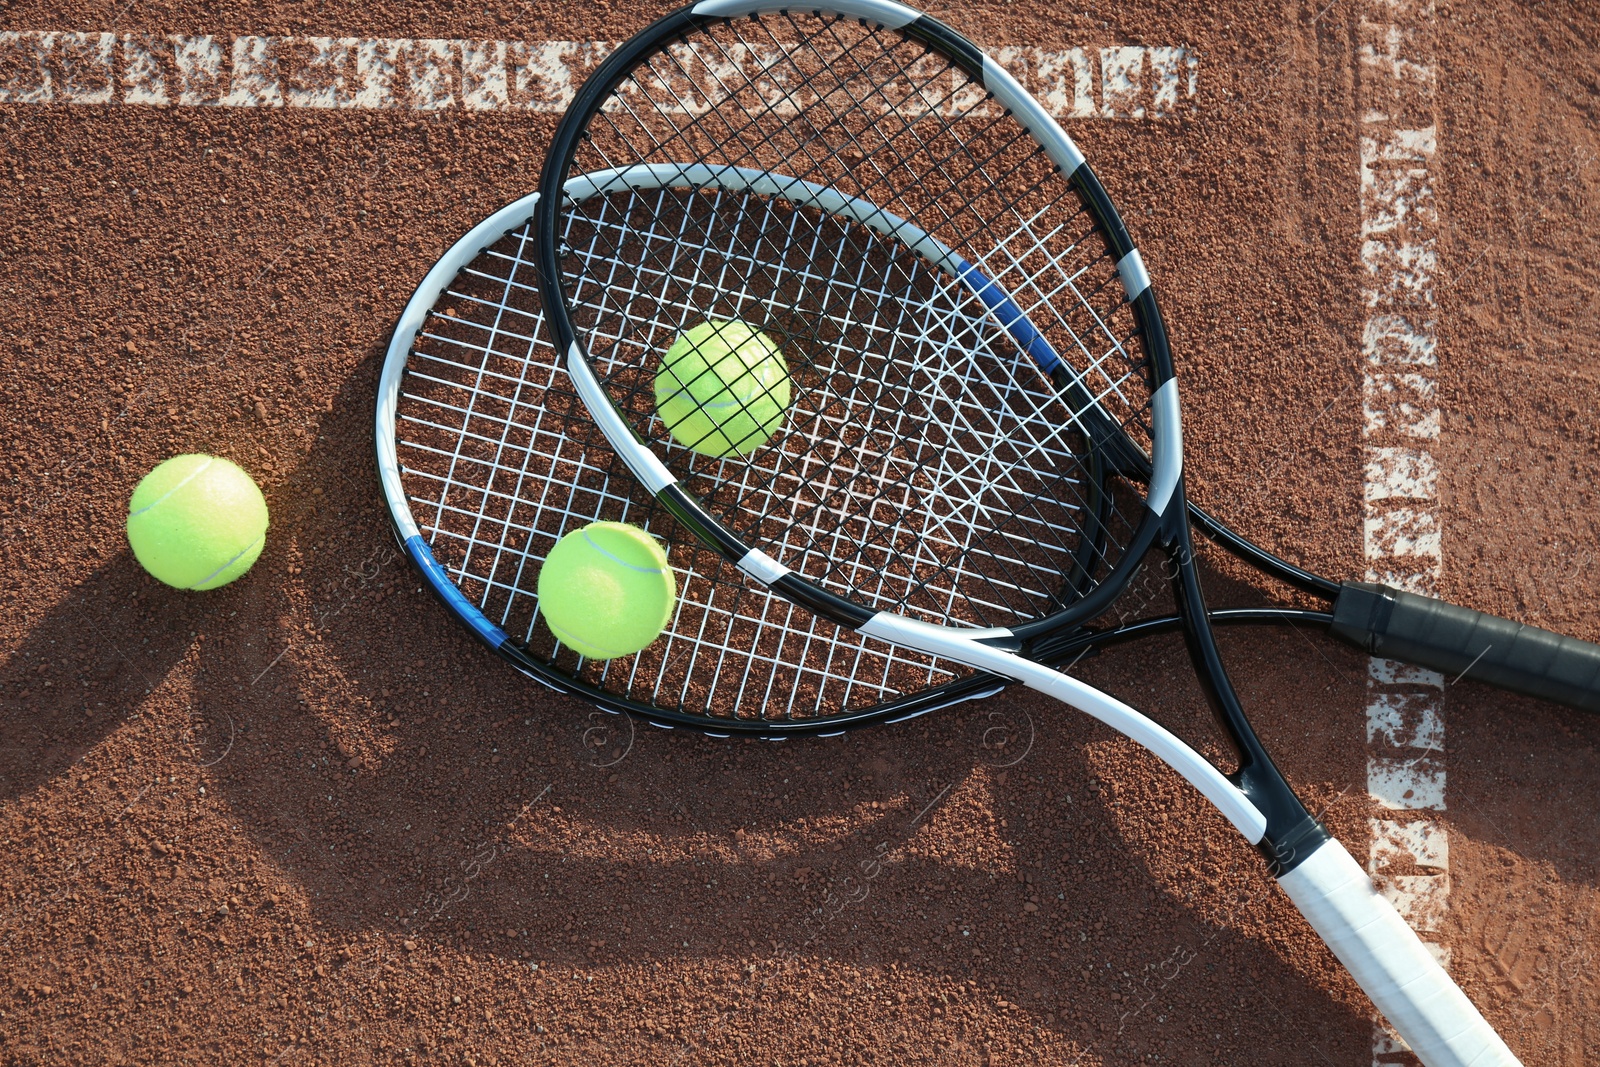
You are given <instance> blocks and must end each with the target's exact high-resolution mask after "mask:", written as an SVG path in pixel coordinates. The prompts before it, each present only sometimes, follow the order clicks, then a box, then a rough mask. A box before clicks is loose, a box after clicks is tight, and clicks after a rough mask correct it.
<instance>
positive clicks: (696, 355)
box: [655, 319, 790, 458]
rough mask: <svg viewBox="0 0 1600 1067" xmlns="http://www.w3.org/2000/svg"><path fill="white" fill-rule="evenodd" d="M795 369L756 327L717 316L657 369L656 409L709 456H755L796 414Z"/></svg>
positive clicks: (690, 333)
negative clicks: (792, 399) (792, 395)
mask: <svg viewBox="0 0 1600 1067" xmlns="http://www.w3.org/2000/svg"><path fill="white" fill-rule="evenodd" d="M789 397H790V384H789V365H788V363H787V362H786V361H785V360H784V358H783V353H782V352H781V351H780V350H779V348H778V345H777V344H776V343H775V342H774V341H773V340H772V338H770V337H768V336H767V335H766V334H764V333H762V332H761V331H760V330H758V329H756V328H755V327H754V326H751V325H750V324H749V323H746V322H740V321H738V320H737V319H710V320H707V321H705V322H702V323H700V324H699V325H697V326H693V327H691V328H690V329H687V330H685V331H684V332H683V333H681V334H679V335H678V337H677V339H676V340H674V341H673V342H672V347H671V348H669V349H667V354H666V355H665V356H663V357H662V360H661V368H660V369H659V370H658V371H656V379H655V399H656V411H657V413H658V414H659V415H660V416H661V421H662V423H663V424H665V425H666V427H667V431H668V432H669V433H671V434H672V439H673V440H674V441H676V442H678V444H680V445H682V446H683V447H685V448H688V449H692V450H694V451H695V452H699V453H701V454H702V455H707V456H716V457H719V458H721V457H724V456H730V455H735V454H737V455H749V454H750V453H752V452H754V451H755V450H756V449H758V448H760V447H761V446H762V445H764V444H766V443H767V442H768V441H769V440H771V439H772V435H773V434H775V433H777V432H778V428H779V427H781V426H782V425H783V418H784V415H785V414H786V413H787V411H788V409H789Z"/></svg>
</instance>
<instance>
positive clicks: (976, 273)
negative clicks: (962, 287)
mask: <svg viewBox="0 0 1600 1067" xmlns="http://www.w3.org/2000/svg"><path fill="white" fill-rule="evenodd" d="M955 261H956V267H957V269H958V270H959V271H960V272H961V280H962V281H964V282H966V283H967V285H968V286H969V287H970V288H971V289H972V291H973V292H974V293H977V294H978V299H979V300H982V301H983V303H984V306H985V307H987V308H988V309H989V310H990V312H992V313H993V314H994V317H995V318H996V319H998V320H1000V325H1001V326H1004V327H1005V330H1006V332H1007V333H1009V334H1010V335H1011V336H1012V338H1013V339H1014V340H1015V341H1016V342H1017V344H1019V345H1021V346H1022V350H1023V351H1024V352H1026V353H1028V355H1030V356H1032V357H1033V361H1034V362H1035V363H1037V364H1039V369H1041V370H1043V371H1044V372H1045V373H1046V374H1049V373H1051V372H1052V371H1054V370H1055V369H1056V368H1057V367H1059V366H1061V357H1060V356H1058V355H1056V350H1055V349H1054V348H1053V347H1051V345H1050V342H1049V341H1046V340H1045V339H1044V334H1042V333H1040V332H1039V331H1038V330H1036V329H1034V327H1033V323H1031V322H1029V321H1028V316H1027V315H1025V314H1023V312H1022V309H1021V308H1019V307H1018V306H1017V305H1016V302H1015V301H1014V300H1012V299H1011V297H1010V296H1008V295H1007V294H1006V291H1005V290H1004V289H1002V288H1000V286H999V284H998V283H996V282H995V281H993V280H992V279H990V277H989V276H988V275H987V274H985V273H983V271H981V270H979V269H978V268H977V267H975V266H973V265H972V264H971V263H968V262H967V261H966V260H964V259H962V258H961V257H960V256H956V257H955Z"/></svg>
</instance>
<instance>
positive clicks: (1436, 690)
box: [1356, 0, 1450, 1067]
mask: <svg viewBox="0 0 1600 1067" xmlns="http://www.w3.org/2000/svg"><path fill="white" fill-rule="evenodd" d="M1357 17H1358V25H1357V34H1356V46H1357V47H1356V60H1357V68H1358V74H1357V78H1358V84H1357V92H1356V103H1357V107H1358V108H1359V109H1360V145H1361V148H1360V153H1361V155H1360V173H1361V235H1360V236H1361V249H1360V252H1361V266H1362V271H1363V278H1362V297H1363V299H1364V300H1365V302H1366V307H1367V321H1366V323H1365V325H1364V326H1363V328H1362V336H1361V341H1362V351H1363V354H1364V355H1365V357H1366V359H1365V363H1366V366H1365V368H1364V376H1363V382H1362V415H1363V437H1364V438H1365V448H1364V452H1365V456H1364V458H1365V469H1364V472H1363V475H1364V477H1363V483H1364V484H1363V502H1364V504H1363V506H1364V510H1365V516H1364V520H1365V521H1364V524H1363V525H1364V530H1363V534H1364V542H1365V550H1366V558H1367V580H1368V581H1376V582H1387V583H1388V584H1390V585H1395V586H1399V587H1401V588H1403V589H1409V590H1411V591H1412V592H1416V593H1426V594H1433V593H1434V592H1435V590H1436V588H1437V586H1438V582H1439V575H1440V569H1441V566H1442V561H1443V551H1442V546H1441V543H1440V533H1441V531H1440V528H1439V508H1438V502H1439V467H1438V463H1437V461H1436V459H1435V457H1434V454H1433V451H1432V449H1433V443H1434V442H1435V441H1437V440H1438V437H1439V430H1440V417H1439V407H1438V401H1437V391H1436V389H1435V381H1434V375H1435V370H1436V367H1437V361H1438V351H1437V349H1438V346H1437V340H1436V334H1435V318H1436V316H1435V299H1434V285H1433V282H1434V275H1435V273H1436V271H1437V267H1438V234H1439V211H1438V205H1437V202H1436V200H1435V198H1434V192H1433V184H1432V179H1431V177H1430V172H1429V168H1430V166H1431V164H1432V162H1433V158H1434V155H1435V153H1436V151H1437V148H1438V143H1437V140H1438V139H1437V123H1436V120H1435V102H1434V95H1435V86H1436V77H1437V76H1436V73H1435V69H1434V65H1433V41H1432V26H1433V17H1434V6H1433V2H1432V0H1362V4H1361V8H1360V11H1359V14H1358V16H1357ZM1444 682H1445V680H1444V677H1443V676H1442V675H1440V674H1439V673H1437V672H1435V671H1430V670H1424V669H1422V668H1417V667H1409V666H1406V665H1404V664H1400V663H1394V662H1392V661H1389V660H1382V659H1372V660H1369V661H1368V672H1367V792H1368V793H1369V794H1371V796H1372V797H1373V798H1374V799H1375V800H1376V801H1377V802H1378V805H1379V806H1380V807H1382V808H1385V809H1388V811H1389V814H1388V815H1387V816H1385V817H1383V818H1374V819H1372V820H1371V834H1372V837H1371V846H1370V850H1369V853H1368V856H1369V859H1368V869H1369V870H1370V871H1371V872H1372V874H1373V875H1375V876H1377V877H1379V878H1381V879H1382V880H1383V884H1384V892H1385V893H1386V894H1387V895H1388V897H1389V899H1390V900H1392V901H1393V902H1394V905H1395V907H1396V908H1397V909H1398V910H1399V912H1400V914H1401V915H1403V916H1405V919H1406V921H1407V922H1409V923H1410V924H1411V926H1412V928H1413V929H1415V930H1416V931H1417V932H1418V933H1419V934H1422V935H1423V936H1424V937H1425V938H1426V936H1427V935H1429V934H1433V933H1436V932H1437V931H1438V930H1439V929H1440V926H1441V919H1442V918H1443V916H1444V914H1445V911H1446V908H1447V907H1448V903H1449V895H1450V842H1449V837H1448V835H1447V834H1446V832H1445V828H1444V825H1443V823H1442V822H1441V821H1440V820H1439V819H1437V818H1436V817H1435V816H1434V814H1433V813H1437V812H1442V811H1444V810H1445V800H1446V793H1445V766H1444V730H1445V719H1444V708H1443V698H1444ZM1392 864H1393V865H1397V866H1399V867H1400V868H1402V869H1410V870H1411V871H1413V872H1420V873H1407V874H1403V875H1388V874H1387V868H1389V867H1390V866H1391V865H1392ZM1425 943H1427V944H1428V945H1429V947H1430V948H1431V949H1433V950H1434V952H1435V954H1436V955H1437V956H1438V957H1439V959H1440V962H1441V963H1443V964H1444V965H1445V966H1449V962H1450V961H1449V955H1448V952H1447V951H1446V950H1445V949H1444V948H1443V947H1442V946H1439V945H1437V944H1436V943H1433V942H1425ZM1408 1055H1409V1050H1408V1049H1406V1046H1405V1044H1404V1043H1403V1042H1402V1041H1401V1040H1400V1038H1399V1037H1397V1036H1396V1035H1395V1034H1394V1032H1393V1031H1392V1030H1390V1029H1389V1027H1388V1025H1387V1024H1386V1023H1384V1022H1383V1021H1382V1020H1378V1021H1377V1023H1376V1025H1375V1027H1374V1031H1373V1040H1372V1063H1373V1064H1374V1067H1378V1065H1380V1064H1382V1065H1384V1067H1390V1065H1393V1064H1395V1063H1397V1062H1407V1060H1406V1059H1405V1057H1407V1056H1408ZM1412 1062H1414V1061H1412Z"/></svg>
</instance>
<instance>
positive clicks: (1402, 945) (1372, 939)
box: [1278, 838, 1520, 1067]
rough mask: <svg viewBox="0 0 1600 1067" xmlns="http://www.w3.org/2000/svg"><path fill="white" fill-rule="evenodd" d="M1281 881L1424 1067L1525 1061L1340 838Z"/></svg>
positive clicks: (1490, 1066) (1497, 1066) (1489, 1066)
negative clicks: (1376, 886) (1352, 855)
mask: <svg viewBox="0 0 1600 1067" xmlns="http://www.w3.org/2000/svg"><path fill="white" fill-rule="evenodd" d="M1278 884H1279V885H1281V886H1283V889H1284V892H1286V893H1288V894H1289V899H1290V900H1293V901H1294V903H1295V907H1297V908H1299V909H1300V913H1301V914H1302V915H1304V916H1305V917H1306V919H1307V920H1309V921H1310V923H1311V925H1312V927H1313V928H1315V929H1316V931H1317V933H1318V934H1321V935H1322V940H1323V941H1325V942H1327V944H1328V947H1329V948H1331V949H1332V950H1333V954H1334V955H1335V956H1337V957H1339V962H1341V963H1343V964H1344V965H1345V968H1346V969H1347V970H1349V972H1350V974H1351V975H1352V976H1353V977H1354V978H1355V980H1356V982H1357V984H1359V985H1360V986H1361V988H1362V989H1363V990H1365V991H1366V994H1367V996H1369V997H1371V998H1372V1003H1374V1004H1375V1005H1377V1007H1378V1010H1379V1011H1381V1012H1383V1015H1384V1018H1386V1019H1388V1020H1389V1025H1391V1026H1393V1027H1394V1030H1395V1033H1397V1034H1399V1035H1400V1036H1401V1037H1402V1038H1404V1039H1405V1042H1406V1044H1407V1045H1410V1046H1411V1051H1412V1052H1415V1053H1416V1054H1417V1058H1418V1059H1420V1060H1422V1062H1423V1063H1425V1064H1427V1067H1511V1065H1516V1064H1519V1063H1520V1061H1519V1060H1518V1059H1517V1057H1516V1056H1514V1055H1513V1054H1512V1052H1511V1050H1510V1049H1509V1048H1507V1047H1506V1043H1505V1042H1504V1041H1502V1040H1501V1039H1500V1035H1499V1034H1497V1033H1495V1031H1494V1027H1492V1026H1490V1025H1489V1024H1488V1022H1487V1021H1485V1019H1484V1017H1483V1016H1482V1015H1481V1014H1479V1013H1478V1009H1477V1008H1475V1007H1473V1005H1472V1001H1470V1000H1468V999H1467V995H1466V994H1465V993H1463V992H1461V990H1460V988H1459V987H1457V985H1456V984H1455V982H1453V981H1451V980H1450V976H1449V975H1448V974H1446V973H1445V972H1444V968H1443V967H1440V966H1439V963H1438V961H1437V960H1435V959H1434V958H1433V954H1432V953H1430V952H1429V951H1428V950H1427V948H1426V947H1425V946H1424V945H1423V944H1422V941H1421V939H1420V938H1418V937H1417V935H1416V933H1415V932H1414V931H1413V930H1412V929H1411V927H1409V926H1407V925H1406V921H1405V920H1404V919H1402V918H1401V917H1400V913H1399V912H1397V911H1395V910H1394V905H1392V904H1390V903H1389V900H1388V898H1387V897H1385V896H1384V895H1383V894H1382V893H1379V892H1378V890H1377V889H1376V888H1375V887H1374V886H1373V884H1372V880H1371V879H1370V878H1368V877H1367V872H1366V871H1363V870H1362V869H1361V867H1360V866H1359V865H1357V863H1356V861H1355V860H1353V859H1351V858H1350V853H1348V852H1346V851H1345V848H1344V846H1343V845H1341V844H1340V843H1339V842H1338V841H1335V840H1333V839H1332V838H1329V839H1328V840H1327V841H1325V842H1324V843H1323V844H1322V845H1321V846H1320V847H1319V848H1318V849H1317V850H1316V851H1315V852H1313V853H1312V854H1311V855H1310V856H1308V857H1306V859H1305V860H1304V861H1303V862H1302V863H1301V864H1300V865H1299V866H1297V867H1295V868H1294V869H1293V870H1291V871H1289V872H1288V873H1287V874H1285V875H1283V876H1282V877H1280V878H1279V879H1278Z"/></svg>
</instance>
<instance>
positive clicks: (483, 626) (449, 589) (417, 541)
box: [406, 534, 510, 649]
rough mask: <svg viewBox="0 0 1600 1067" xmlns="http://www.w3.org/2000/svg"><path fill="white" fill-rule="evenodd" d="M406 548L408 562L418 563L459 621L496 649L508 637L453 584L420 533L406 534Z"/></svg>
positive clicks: (435, 590) (423, 574)
mask: <svg viewBox="0 0 1600 1067" xmlns="http://www.w3.org/2000/svg"><path fill="white" fill-rule="evenodd" d="M406 551H407V552H408V553H410V555H411V562H413V563H415V564H416V565H417V569H418V570H419V571H421V572H422V576H423V577H424V578H426V579H427V580H428V584H429V585H431V586H433V591H434V592H435V593H437V594H439V597H440V599H442V600H443V601H444V602H445V603H446V604H448V605H450V608H451V610H452V611H454V612H455V613H456V614H457V615H459V616H461V618H462V621H464V622H465V623H466V624H467V625H468V626H470V627H472V628H473V629H474V630H475V631H477V634H478V636H479V637H481V638H483V639H484V640H485V641H487V642H488V643H489V647H491V648H496V649H498V648H499V647H500V646H501V645H503V644H505V643H506V642H507V641H509V640H510V638H509V637H507V636H506V632H505V631H504V630H502V629H500V627H498V626H496V625H495V624H494V623H492V622H490V621H489V619H488V617H487V616H485V615H484V613H483V612H481V611H479V610H478V607H477V605H476V604H474V603H473V602H472V601H470V600H468V599H467V598H466V597H465V596H463V595H462V593H461V590H459V589H457V588H456V586H455V583H454V582H452V581H451V580H450V576H449V575H448V574H446V573H445V570H444V568H443V567H441V566H439V561H438V560H436V559H434V558H433V549H432V548H430V547H429V546H428V542H426V541H424V540H423V539H422V535H421V534H413V535H412V536H410V537H408V538H406Z"/></svg>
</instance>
